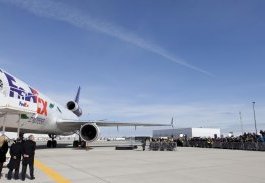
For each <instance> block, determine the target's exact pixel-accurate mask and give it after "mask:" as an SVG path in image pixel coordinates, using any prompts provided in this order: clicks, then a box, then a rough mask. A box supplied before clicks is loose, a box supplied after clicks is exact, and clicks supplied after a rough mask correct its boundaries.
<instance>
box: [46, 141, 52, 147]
mask: <svg viewBox="0 0 265 183" xmlns="http://www.w3.org/2000/svg"><path fill="white" fill-rule="evenodd" d="M47 147H48V148H51V147H52V141H51V140H48V141H47Z"/></svg>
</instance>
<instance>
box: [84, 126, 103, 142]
mask: <svg viewBox="0 0 265 183" xmlns="http://www.w3.org/2000/svg"><path fill="white" fill-rule="evenodd" d="M80 136H81V138H82V139H83V140H85V141H87V142H94V141H96V140H97V139H98V137H99V128H98V126H97V125H95V124H90V123H87V124H84V125H83V126H81V128H80Z"/></svg>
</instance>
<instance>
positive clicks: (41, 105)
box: [37, 98, 48, 116]
mask: <svg viewBox="0 0 265 183" xmlns="http://www.w3.org/2000/svg"><path fill="white" fill-rule="evenodd" d="M47 104H48V103H47V101H45V100H43V99H41V98H38V108H37V113H38V114H41V115H45V116H47Z"/></svg>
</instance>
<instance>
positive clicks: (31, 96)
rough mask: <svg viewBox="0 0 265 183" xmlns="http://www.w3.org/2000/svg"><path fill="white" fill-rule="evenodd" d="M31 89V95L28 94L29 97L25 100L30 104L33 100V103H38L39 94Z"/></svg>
mask: <svg viewBox="0 0 265 183" xmlns="http://www.w3.org/2000/svg"><path fill="white" fill-rule="evenodd" d="M29 88H30V90H31V93H28V94H27V96H26V97H25V100H26V101H29V102H30V99H31V98H32V99H33V103H37V95H38V92H37V91H36V90H35V89H33V88H31V87H29Z"/></svg>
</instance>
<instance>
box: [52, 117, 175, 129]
mask: <svg viewBox="0 0 265 183" xmlns="http://www.w3.org/2000/svg"><path fill="white" fill-rule="evenodd" d="M87 123H91V124H96V125H97V126H100V127H117V126H135V127H136V126H149V127H150V126H172V124H161V123H160V124H159V123H141V122H119V121H106V120H64V119H62V120H58V121H57V125H58V126H59V127H60V128H63V129H75V130H78V129H79V128H80V127H81V126H82V125H84V124H87Z"/></svg>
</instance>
